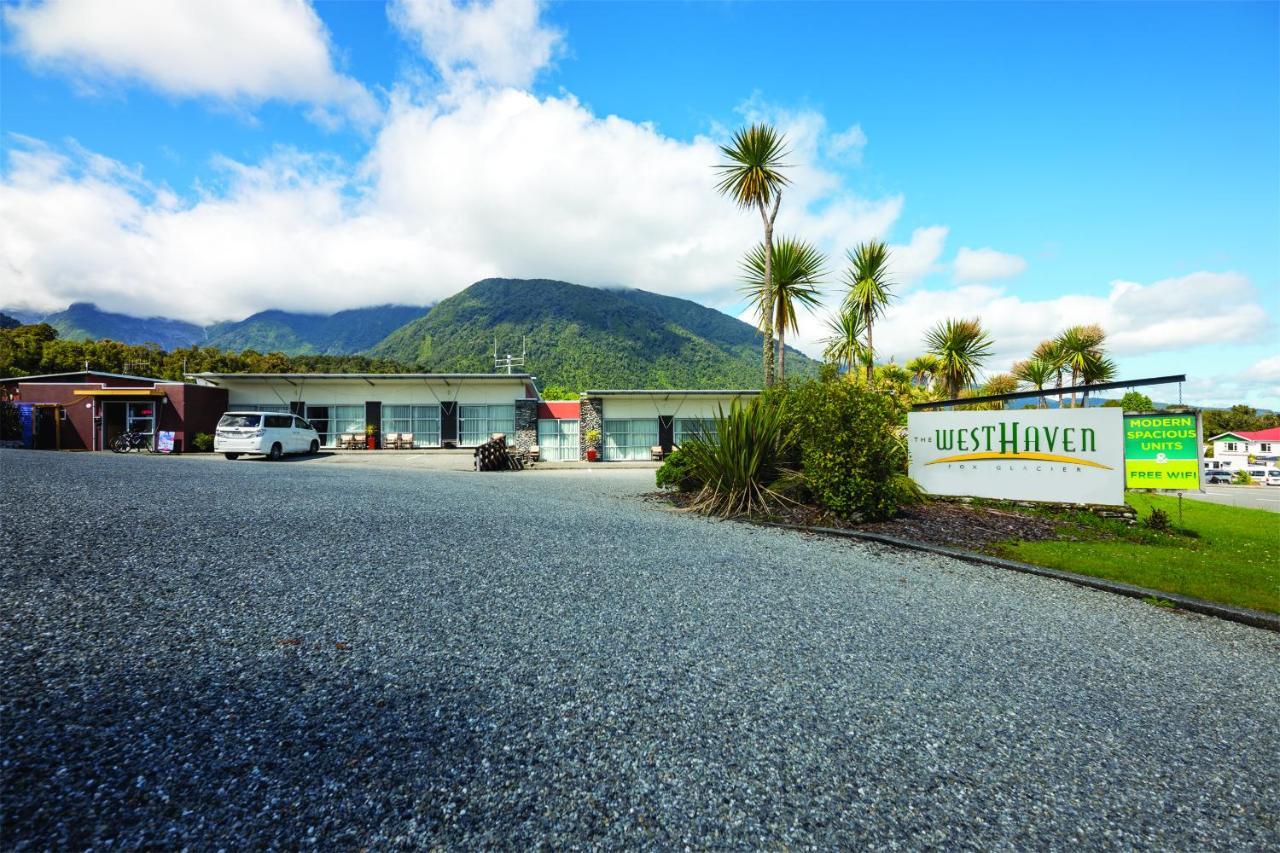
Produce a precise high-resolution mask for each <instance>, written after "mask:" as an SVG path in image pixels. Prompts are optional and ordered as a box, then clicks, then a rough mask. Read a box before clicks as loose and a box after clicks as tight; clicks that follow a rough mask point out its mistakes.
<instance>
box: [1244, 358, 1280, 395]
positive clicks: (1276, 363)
mask: <svg viewBox="0 0 1280 853" xmlns="http://www.w3.org/2000/svg"><path fill="white" fill-rule="evenodd" d="M1244 375H1245V377H1247V378H1248V379H1252V380H1254V381H1256V382H1270V383H1272V384H1274V385H1280V355H1273V356H1271V357H1270V358H1264V359H1262V360H1260V361H1258V362H1255V363H1254V364H1253V365H1252V366H1250V367H1249V369H1248V370H1246V371H1245V372H1244ZM1277 391H1280V389H1277Z"/></svg>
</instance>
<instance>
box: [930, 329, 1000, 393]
mask: <svg viewBox="0 0 1280 853" xmlns="http://www.w3.org/2000/svg"><path fill="white" fill-rule="evenodd" d="M925 349H926V350H927V351H928V352H929V353H930V354H931V355H934V356H936V357H937V359H938V378H939V379H941V380H942V387H943V390H944V392H945V393H946V395H947V396H948V397H950V398H952V399H954V398H955V397H956V396H957V395H958V394H959V393H960V389H961V388H964V387H965V386H967V385H970V384H971V383H972V382H973V380H974V377H976V376H977V375H978V371H979V370H980V369H981V368H982V365H983V364H984V363H985V362H986V360H987V359H988V358H989V357H990V356H991V338H990V336H988V335H987V333H986V331H985V330H984V329H983V328H982V323H981V321H979V320H978V319H977V318H976V317H975V318H973V319H956V318H951V319H947V320H943V321H942V322H940V323H938V325H936V326H934V327H933V328H932V329H930V330H929V332H928V333H927V334H926V335H925Z"/></svg>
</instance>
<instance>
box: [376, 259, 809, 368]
mask: <svg viewBox="0 0 1280 853" xmlns="http://www.w3.org/2000/svg"><path fill="white" fill-rule="evenodd" d="M495 337H496V338H497V339H498V345H499V349H500V351H501V353H502V354H505V353H508V352H511V353H513V354H517V355H518V354H519V352H520V349H521V343H522V340H526V339H527V341H528V361H527V364H528V370H529V371H530V372H531V373H533V374H535V375H536V376H537V377H538V378H539V380H540V381H542V382H545V383H547V384H551V385H560V386H563V387H565V388H567V389H584V388H635V387H642V388H710V387H721V388H756V387H759V385H760V379H761V377H760V352H759V349H760V343H761V338H760V335H759V333H758V332H757V331H756V330H755V329H754V328H752V327H751V326H750V325H748V324H746V323H743V322H741V321H739V320H735V319H733V318H732V317H729V316H727V315H725V314H722V313H720V312H719V311H715V310H713V309H710V308H706V307H704V306H701V305H698V304H697V303H694V302H689V301H688V300H684V299H673V298H671V297H665V296H658V295H656V294H652V293H645V292H643V291H635V290H624V291H617V290H600V289H597V288H593V287H582V286H580V285H576V284H568V283H566V282H562V281H543V280H533V281H528V280H513V279H487V280H485V281H480V282H477V283H475V284H473V285H471V287H469V288H467V289H466V290H464V291H462V292H461V293H459V294H457V295H455V296H452V297H450V298H448V299H446V300H444V301H443V302H441V303H439V304H438V305H436V306H435V307H434V308H433V309H431V313H429V314H428V315H427V316H426V317H423V318H421V319H418V320H414V321H413V322H411V323H408V324H407V325H405V326H403V327H401V328H399V329H397V330H396V331H395V332H392V333H391V334H390V335H389V336H387V338H386V339H385V340H383V341H382V342H381V343H380V344H378V345H377V346H376V347H374V348H373V349H372V350H370V353H371V354H373V355H379V356H385V357H388V358H393V359H395V360H397V361H402V362H405V363H409V364H416V365H418V366H419V367H420V368H421V369H423V370H428V371H476V372H485V373H487V372H490V371H492V369H493V343H494V338H495ZM787 364H788V367H789V368H790V369H791V373H792V374H793V375H797V374H799V375H806V374H808V375H812V374H813V373H815V372H816V370H817V364H816V363H815V362H814V361H812V360H811V359H808V358H806V357H805V356H803V355H801V354H799V353H794V354H793V353H790V352H789V353H788V362H787Z"/></svg>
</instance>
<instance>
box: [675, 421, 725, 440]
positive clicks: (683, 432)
mask: <svg viewBox="0 0 1280 853" xmlns="http://www.w3.org/2000/svg"><path fill="white" fill-rule="evenodd" d="M715 429H716V420H715V418H676V423H675V430H674V432H675V434H674V435H673V436H672V438H673V440H674V441H675V444H676V447H679V446H680V445H682V444H684V442H685V439H688V438H693V437H694V436H697V435H702V434H706V433H709V434H712V435H714V434H715Z"/></svg>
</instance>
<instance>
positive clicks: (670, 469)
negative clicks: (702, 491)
mask: <svg viewBox="0 0 1280 853" xmlns="http://www.w3.org/2000/svg"><path fill="white" fill-rule="evenodd" d="M655 476H656V479H657V482H658V488H660V489H674V490H676V491H678V492H691V491H693V490H694V489H697V488H701V486H702V483H700V482H699V481H698V478H697V477H696V476H694V472H693V463H692V461H691V459H690V457H689V456H687V455H686V454H685V453H684V451H682V450H674V451H672V452H671V453H670V454H668V456H667V458H666V459H665V460H664V461H663V463H662V465H661V466H659V468H658V471H657V474H656V475H655Z"/></svg>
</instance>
